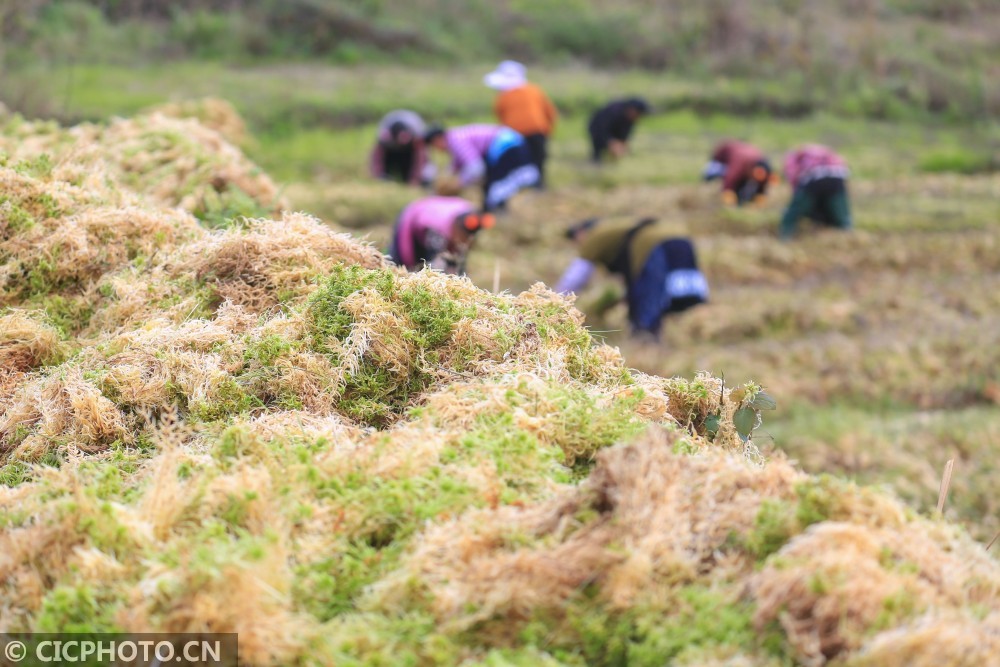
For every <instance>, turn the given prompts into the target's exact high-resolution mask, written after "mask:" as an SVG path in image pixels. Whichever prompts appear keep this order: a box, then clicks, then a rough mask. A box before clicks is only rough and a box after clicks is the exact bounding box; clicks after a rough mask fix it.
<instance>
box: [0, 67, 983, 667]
mask: <svg viewBox="0 0 1000 667" xmlns="http://www.w3.org/2000/svg"><path fill="white" fill-rule="evenodd" d="M564 74H565V76H566V78H571V77H572V76H578V77H579V76H584V77H585V76H586V74H580V73H573V74H569V73H564ZM552 76H553V77H554V78H558V76H559V73H558V72H557V73H554V74H552ZM179 85H180V84H179ZM434 85H435V86H438V88H439V89H441V90H444V89H445V88H446V86H447V82H445V81H437V82H435V83H434ZM567 85H569V84H567ZM579 85H581V86H583V85H591V83H588V82H586V81H584V82H582V83H580V84H579ZM622 92H624V91H622ZM168 94H169V92H167V91H165V93H164V95H165V96H166V95H168ZM421 94H424V93H421ZM485 94H486V93H484V95H485ZM95 97H100V96H99V95H95ZM108 99H113V98H112V97H111V96H109V98H108ZM418 100H419V97H418V98H415V99H414V101H415V102H416V101H418ZM162 101H167V100H166V99H164V100H162ZM156 102H158V100H155V99H146V98H143V106H142V107H141V108H143V109H145V108H147V106H148V105H147V103H156ZM404 102H405V99H404ZM126 106H127V105H126ZM414 106H416V105H414ZM105 111H106V112H107V114H108V115H111V114H112V113H115V112H116V111H117V110H112V109H108V110H105ZM164 111H165V112H166V113H167V114H168V115H162V114H153V115H144V114H143V113H140V114H139V115H136V116H134V117H132V118H126V119H119V120H116V121H113V122H111V123H110V124H107V123H100V124H96V125H84V126H80V127H78V128H76V129H72V130H68V131H67V130H64V129H62V128H60V127H58V126H57V125H56V124H54V123H35V122H30V121H25V120H23V119H20V118H18V117H16V116H10V115H8V116H6V117H5V118H4V119H3V120H2V121H0V123H2V133H0V134H2V138H0V151H3V152H4V153H5V154H7V156H8V157H7V158H6V159H5V162H4V165H3V167H2V168H0V175H2V183H3V187H4V193H5V194H4V197H5V199H4V204H3V209H2V210H3V212H4V226H3V235H2V236H3V242H2V246H0V257H2V259H3V265H2V266H3V268H2V272H0V275H2V277H3V281H4V282H3V289H4V291H3V297H2V298H3V301H2V305H3V306H4V307H5V310H4V311H3V314H2V315H0V359H2V360H3V362H4V363H3V366H4V369H5V370H4V371H3V375H2V376H0V442H2V446H0V456H2V457H3V465H2V467H0V479H2V481H3V487H0V543H2V544H3V547H4V548H3V550H2V553H3V554H4V556H3V558H2V559H0V582H2V586H3V591H4V596H3V600H4V601H3V603H2V605H0V627H2V628H4V629H6V630H10V631H18V630H26V629H31V630H36V631H55V630H67V629H73V630H77V631H87V632H103V631H121V630H125V631H131V632H137V631H174V632H179V631H200V630H204V629H212V630H215V631H231V632H238V633H239V635H240V651H241V660H243V659H245V660H247V661H248V664H255V665H256V664H261V665H265V664H367V665H388V664H401V661H402V662H403V663H406V664H414V665H423V664H427V665H430V664H467V665H477V664H481V665H521V664H523V665H528V664H531V665H536V664H551V665H592V664H597V665H618V664H629V665H633V664H635V665H646V664H650V665H652V664H663V661H664V660H667V661H668V662H670V664H687V665H696V664H697V665H704V664H718V665H786V664H824V663H826V662H832V663H833V664H848V665H893V664H899V665H904V664H919V663H914V660H916V659H917V657H916V656H920V657H921V659H926V660H928V661H929V662H927V663H926V664H944V663H946V661H948V660H951V661H952V662H953V663H954V664H977V663H976V662H969V660H972V661H976V660H980V661H983V660H988V657H987V656H990V655H992V654H993V652H994V651H995V650H996V648H997V647H996V645H995V637H996V632H997V630H996V628H997V627H998V623H1000V621H998V619H997V617H996V612H995V611H991V610H994V609H995V608H996V605H997V602H998V596H1000V566H998V564H997V561H996V555H995V553H994V552H992V551H990V552H987V551H985V550H984V549H985V545H986V544H987V543H989V542H990V540H991V539H992V537H993V536H994V535H996V534H997V532H998V531H1000V522H998V515H997V501H996V499H995V497H994V495H995V494H993V493H992V480H993V478H994V477H995V474H996V468H995V463H994V460H995V458H996V447H997V444H996V443H997V435H998V429H1000V426H998V424H1000V421H998V420H997V416H998V407H997V403H998V402H1000V376H998V374H997V367H998V366H997V361H998V359H997V358H996V353H995V352H994V351H995V350H997V349H1000V347H998V346H997V334H996V331H998V328H997V324H998V322H997V320H998V317H997V308H998V305H1000V304H998V297H997V296H996V295H997V294H998V293H1000V291H998V289H997V288H998V287H1000V279H998V275H1000V274H998V269H1000V259H998V258H1000V239H998V235H1000V227H998V225H1000V215H998V214H1000V197H998V194H1000V176H998V175H997V173H996V172H995V171H993V170H992V166H991V165H995V163H996V162H995V160H996V157H995V154H996V147H997V145H998V144H997V138H998V133H997V128H996V126H994V125H989V124H974V125H954V124H945V123H927V122H924V123H918V122H915V121H910V122H894V123H889V122H880V121H869V120H861V119H844V118H835V117H828V116H823V115H810V116H808V117H803V118H792V119H783V118H772V117H767V116H764V115H758V116H753V117H749V118H736V117H733V116H729V115H725V114H714V115H699V114H695V113H693V112H690V111H684V110H681V111H674V112H666V113H663V114H659V115H656V116H653V117H651V118H649V119H648V121H647V122H644V123H643V124H642V125H641V126H640V128H639V129H638V131H637V136H636V139H635V141H634V142H633V143H634V146H633V147H634V152H633V154H632V155H630V156H627V157H626V159H624V160H623V161H621V162H620V163H619V164H614V165H609V166H606V167H604V168H601V169H596V168H594V167H592V166H590V165H589V164H586V163H585V162H584V156H585V153H584V149H585V146H584V141H583V138H582V136H581V134H582V133H581V125H582V122H583V120H582V117H581V116H579V115H572V114H570V115H568V116H567V117H566V118H564V119H563V122H562V125H561V126H560V129H559V131H558V135H557V139H556V142H555V144H554V147H553V151H552V152H553V154H554V156H555V157H554V160H553V163H552V168H551V173H550V183H551V186H550V188H549V189H548V190H547V191H545V192H538V193H536V192H529V193H523V194H521V195H519V197H518V198H517V199H515V201H514V202H513V205H512V208H511V210H510V211H509V212H508V213H507V214H506V215H505V216H504V217H503V218H502V219H501V220H500V223H499V224H498V226H497V228H495V229H494V230H490V232H489V233H484V234H483V235H482V238H481V239H479V245H478V246H477V248H476V250H475V252H474V254H473V255H472V257H471V266H470V276H469V277H470V280H459V279H446V278H443V277H441V276H438V275H435V274H433V273H429V272H422V273H419V274H410V275H406V274H404V273H400V272H398V271H396V270H394V269H392V268H389V267H386V266H385V263H384V260H383V259H382V257H381V255H380V252H379V248H381V247H383V246H384V243H385V241H386V239H387V235H388V232H389V230H390V227H391V223H392V221H393V220H394V217H395V215H396V213H397V212H398V209H399V208H400V207H401V206H402V205H404V204H405V203H406V202H407V201H409V200H410V199H411V198H413V197H414V196H415V195H416V194H417V193H416V191H413V190H409V189H406V188H403V187H400V186H394V185H390V184H384V183H376V182H371V181H370V180H368V179H367V178H366V177H365V176H364V173H363V164H364V160H365V151H366V149H367V144H368V141H369V140H370V137H371V135H372V128H371V126H369V125H368V124H365V123H362V124H360V125H348V126H344V127H336V128H331V127H324V126H322V125H318V126H315V127H310V128H306V129H299V130H294V129H292V130H284V131H282V132H274V131H264V132H262V133H260V134H259V135H255V134H254V132H253V127H252V124H251V126H250V128H249V129H248V127H247V126H246V125H245V124H243V122H242V121H241V120H240V118H239V117H237V116H235V115H234V114H233V113H232V111H231V109H230V108H229V107H227V106H226V105H225V104H222V103H201V104H197V103H195V104H184V105H176V104H172V105H170V106H168V107H166V108H164ZM100 113H102V112H101V111H100V110H98V109H95V110H94V111H93V114H94V115H100ZM192 115H193V116H200V117H201V118H202V119H203V120H204V121H205V125H202V124H199V123H198V122H197V121H195V120H192V119H190V118H189V116H192ZM477 117H478V118H484V117H485V116H482V115H480V114H479V112H478V111H476V112H474V113H472V114H471V115H469V116H461V115H456V116H449V118H450V119H452V120H454V119H474V118H477ZM211 128H215V129H218V130H220V132H221V133H222V134H220V133H217V132H216V131H215V129H211ZM223 135H227V136H229V137H231V138H232V139H233V141H235V142H236V143H237V144H242V145H243V146H244V147H245V149H246V152H247V154H248V155H249V156H251V157H252V158H253V160H254V161H256V162H257V163H259V164H260V165H261V166H262V167H263V168H260V167H258V166H257V165H256V164H255V163H254V161H251V160H250V159H248V158H247V157H245V156H244V154H243V153H242V152H241V151H240V150H239V149H238V148H236V147H234V145H232V144H230V143H229V142H228V141H226V140H225V138H224V136H223ZM734 135H735V136H741V137H745V138H748V139H750V140H752V141H755V142H756V143H758V144H759V145H761V146H762V147H763V148H765V150H767V151H768V152H770V153H771V154H772V155H774V156H777V155H779V154H780V153H781V151H782V150H784V149H785V148H788V147H790V146H791V145H794V144H795V143H796V142H798V141H801V140H806V139H809V140H819V141H824V142H827V143H829V144H831V145H834V146H836V147H837V148H838V149H839V150H841V151H842V152H843V154H844V155H845V156H846V157H847V159H848V160H849V162H850V164H851V166H852V169H853V179H852V182H851V191H852V204H853V207H854V212H855V220H856V226H857V230H856V231H855V232H854V233H852V234H846V235H845V234H836V233H831V232H822V231H817V230H813V229H804V230H803V233H802V234H801V237H800V238H799V239H797V240H795V241H794V242H791V243H781V242H779V241H778V240H777V238H776V235H775V226H776V220H777V218H778V216H779V215H780V212H781V207H782V205H783V203H784V202H785V201H786V200H787V198H788V196H789V193H788V191H787V188H786V187H779V188H778V189H777V191H775V192H774V193H772V196H771V198H770V199H769V201H768V202H767V203H766V204H765V205H764V206H762V207H759V208H754V209H745V210H743V209H741V210H734V209H728V208H724V207H723V206H722V205H721V204H720V202H719V197H718V192H717V189H716V186H715V185H714V184H702V183H700V182H699V181H698V178H697V175H698V172H699V169H700V167H701V165H702V164H703V162H704V160H705V157H706V156H707V154H708V152H709V150H710V149H711V146H712V145H713V143H714V142H715V141H716V140H718V139H721V138H723V137H727V136H734ZM292 211H302V212H303V213H292ZM309 214H313V215H315V216H316V217H311V216H310V215H309ZM621 214H629V215H636V216H639V215H656V216H659V217H662V218H664V219H668V220H670V221H671V222H672V223H673V224H675V225H676V226H677V230H678V233H683V234H687V235H690V236H691V237H692V238H693V239H694V240H695V242H696V244H697V248H698V251H699V259H700V261H701V263H702V266H703V268H704V269H705V271H706V274H707V276H708V279H709V283H710V286H711V289H712V300H711V303H710V304H709V305H707V306H704V307H701V308H698V309H695V310H693V311H690V312H689V313H686V314H684V315H682V316H679V317H678V318H676V319H675V320H671V321H670V322H668V326H667V331H666V336H665V340H664V342H663V344H662V345H661V346H650V345H648V344H637V343H635V342H633V341H631V340H629V338H628V337H627V336H626V335H625V334H624V333H623V332H622V329H623V327H624V316H623V313H621V312H618V311H617V310H615V309H612V310H610V311H608V312H606V313H604V314H603V315H602V316H600V317H598V316H597V315H596V314H594V313H593V312H591V311H592V304H594V303H595V302H596V301H598V300H601V299H602V298H606V295H605V294H604V293H605V292H606V290H607V289H608V288H609V287H613V286H614V283H613V282H612V281H605V282H604V283H602V284H600V285H597V286H595V287H594V288H593V289H592V290H590V291H588V292H586V293H584V294H582V295H581V296H580V298H579V301H578V303H577V304H576V305H577V306H579V308H580V310H577V309H575V308H574V307H573V306H571V305H570V303H569V302H568V301H567V300H564V299H562V298H561V297H558V296H556V295H554V294H553V293H551V292H549V291H548V290H546V288H544V287H543V286H541V285H536V283H538V282H543V283H549V284H551V283H552V282H554V280H555V279H556V278H557V277H558V274H559V272H560V271H561V268H562V267H563V266H565V265H566V263H567V262H568V261H569V260H570V259H571V258H572V250H571V248H570V247H569V246H568V244H567V243H566V242H565V241H564V240H563V239H562V231H563V229H564V228H565V226H566V225H567V224H569V223H571V222H574V221H576V220H578V219H580V218H583V217H588V216H592V215H621ZM244 215H246V216H249V217H250V218H253V219H257V221H255V222H254V221H248V220H247V219H246V218H244V217H242V216H244ZM348 234H349V235H351V236H348ZM369 243H370V244H371V245H368V244H369ZM588 312H590V313H591V314H589V315H588V314H587V313H588ZM722 378H724V380H722ZM772 399H773V402H774V403H776V409H775V410H768V409H766V408H769V407H770V402H771V400H772ZM748 415H752V416H753V419H754V420H758V419H759V420H760V425H759V426H755V427H754V428H753V431H752V437H751V439H750V440H749V441H744V440H745V439H744V437H743V436H741V432H742V433H744V434H745V433H746V428H747V424H746V417H747V416H748ZM949 459H954V460H955V469H954V475H953V478H952V481H951V488H950V493H949V495H948V498H947V501H946V504H945V511H944V515H943V516H938V515H937V514H936V513H935V511H934V507H935V504H936V503H937V496H938V487H939V484H940V480H941V474H942V470H943V468H944V465H945V462H946V461H948V460H949ZM557 564H558V565H557ZM859 572H861V573H863V574H864V576H863V577H859V576H858V573H859ZM237 610H238V611H237ZM707 618H712V619H713V622H712V623H710V624H708V623H706V619H707ZM977 656H979V657H977ZM978 664H986V663H985V662H979V663H978Z"/></svg>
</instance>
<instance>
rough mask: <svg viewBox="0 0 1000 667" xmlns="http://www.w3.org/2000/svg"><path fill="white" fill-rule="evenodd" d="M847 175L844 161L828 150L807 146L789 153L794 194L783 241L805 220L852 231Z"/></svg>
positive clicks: (788, 168) (787, 175)
mask: <svg viewBox="0 0 1000 667" xmlns="http://www.w3.org/2000/svg"><path fill="white" fill-rule="evenodd" d="M848 175H849V172H848V169H847V163H846V162H845V161H844V158H842V157H840V156H839V155H837V154H836V153H834V152H833V150H832V149H830V148H827V147H826V146H820V145H819V144H807V145H805V146H801V147H800V148H796V149H795V150H793V151H792V152H790V153H788V155H787V156H785V179H786V180H787V181H788V184H789V185H791V186H792V190H793V194H792V201H791V202H789V204H788V208H787V209H785V214H784V216H782V218H781V227H780V228H779V230H778V234H779V236H781V238H782V239H789V238H791V237H792V236H794V234H795V229H796V227H798V224H799V220H800V219H802V218H804V217H805V218H810V219H812V220H815V221H816V222H818V223H820V224H822V225H827V226H829V227H836V228H838V229H843V230H848V229H851V227H852V224H853V223H852V221H851V208H850V204H849V202H848V199H847V177H848Z"/></svg>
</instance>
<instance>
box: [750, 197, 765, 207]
mask: <svg viewBox="0 0 1000 667" xmlns="http://www.w3.org/2000/svg"><path fill="white" fill-rule="evenodd" d="M766 203H767V195H756V196H755V197H754V198H753V205H754V206H763V205H764V204H766Z"/></svg>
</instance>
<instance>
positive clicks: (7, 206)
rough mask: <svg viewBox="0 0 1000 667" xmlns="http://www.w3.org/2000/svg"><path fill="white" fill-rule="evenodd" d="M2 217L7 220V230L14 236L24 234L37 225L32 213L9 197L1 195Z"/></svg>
mask: <svg viewBox="0 0 1000 667" xmlns="http://www.w3.org/2000/svg"><path fill="white" fill-rule="evenodd" d="M0 215H3V217H4V218H6V220H7V228H8V229H10V231H11V232H12V234H23V233H24V232H26V231H28V230H29V229H31V228H32V227H34V226H35V224H36V222H35V218H34V216H33V215H31V212H30V211H28V210H27V209H25V208H23V207H22V206H19V205H18V203H17V202H15V201H14V200H12V199H11V198H10V197H8V196H7V195H0Z"/></svg>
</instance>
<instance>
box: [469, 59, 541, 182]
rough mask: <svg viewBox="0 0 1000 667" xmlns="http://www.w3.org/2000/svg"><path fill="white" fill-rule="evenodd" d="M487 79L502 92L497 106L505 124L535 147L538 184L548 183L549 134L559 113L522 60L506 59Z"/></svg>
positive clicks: (489, 84) (533, 148) (497, 110)
mask: <svg viewBox="0 0 1000 667" xmlns="http://www.w3.org/2000/svg"><path fill="white" fill-rule="evenodd" d="M483 83H485V84H486V85H487V86H489V87H490V88H492V89H494V90H496V91H498V92H499V94H498V95H497V97H496V101H495V102H494V104H493V110H494V112H495V113H496V116H497V119H498V120H499V121H500V124H501V125H506V126H507V127H509V128H511V129H512V130H514V131H515V132H518V133H519V134H520V135H521V136H523V137H524V140H525V142H526V143H527V144H528V149H529V150H530V151H531V161H532V163H533V164H534V165H535V166H536V167H538V173H539V179H538V184H537V185H536V186H535V187H537V188H538V189H542V188H543V187H544V186H545V160H546V158H547V157H548V152H547V144H548V138H549V136H550V135H551V134H552V130H553V129H555V126H556V119H557V118H558V117H559V113H558V112H557V111H556V108H555V105H553V104H552V101H551V100H550V99H549V98H548V96H547V95H546V94H545V92H544V91H543V90H542V89H541V88H539V87H538V86H536V85H535V84H533V83H529V82H528V78H527V71H526V69H525V67H524V65H522V64H521V63H519V62H515V61H513V60H505V61H503V62H502V63H500V64H499V65H497V68H496V69H495V70H493V71H492V72H490V73H489V74H487V75H486V76H485V77H483Z"/></svg>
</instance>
